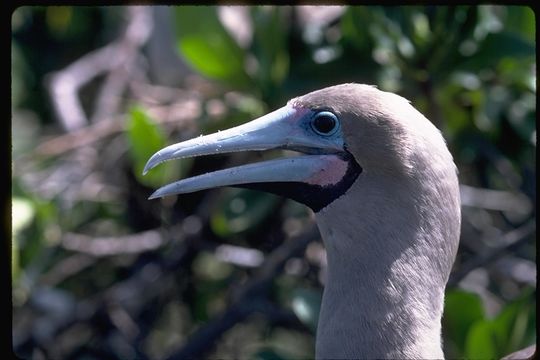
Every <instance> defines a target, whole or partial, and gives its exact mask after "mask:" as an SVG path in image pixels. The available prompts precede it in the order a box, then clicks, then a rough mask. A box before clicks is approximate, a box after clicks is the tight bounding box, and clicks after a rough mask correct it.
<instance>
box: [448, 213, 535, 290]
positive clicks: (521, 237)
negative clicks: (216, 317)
mask: <svg viewBox="0 0 540 360" xmlns="http://www.w3.org/2000/svg"><path fill="white" fill-rule="evenodd" d="M535 231H536V222H535V221H534V220H531V221H529V222H528V223H526V224H525V225H522V226H521V227H519V228H517V229H514V230H512V231H510V232H508V233H506V234H504V235H503V236H502V241H501V242H502V243H503V244H504V245H502V246H499V247H498V248H496V249H493V250H491V251H489V252H486V253H484V254H478V255H476V256H475V257H474V258H472V259H471V260H470V261H468V262H466V263H465V264H463V265H462V266H460V267H459V270H458V271H457V272H455V273H453V274H451V276H450V280H449V281H448V286H450V287H452V286H456V285H457V284H458V283H459V282H460V281H461V280H463V278H464V277H465V276H466V275H467V274H468V273H470V272H471V271H472V270H474V269H476V268H478V267H481V266H485V265H487V264H489V263H491V262H493V261H494V260H496V259H497V258H499V257H500V256H502V255H504V253H506V252H508V251H512V250H513V249H516V248H518V247H520V246H521V245H522V244H523V243H524V242H526V241H527V240H529V236H530V235H532V234H533V233H534V232H535Z"/></svg>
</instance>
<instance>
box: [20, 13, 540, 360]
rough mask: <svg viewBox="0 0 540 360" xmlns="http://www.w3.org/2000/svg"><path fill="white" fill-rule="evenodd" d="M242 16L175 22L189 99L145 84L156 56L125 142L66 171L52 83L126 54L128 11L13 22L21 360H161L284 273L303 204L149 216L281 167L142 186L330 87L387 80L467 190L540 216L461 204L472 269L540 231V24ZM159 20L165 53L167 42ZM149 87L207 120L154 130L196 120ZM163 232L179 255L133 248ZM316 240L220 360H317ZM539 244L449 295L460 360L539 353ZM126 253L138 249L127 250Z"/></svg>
mask: <svg viewBox="0 0 540 360" xmlns="http://www.w3.org/2000/svg"><path fill="white" fill-rule="evenodd" d="M240 9H244V10H241V11H239V13H240V14H241V15H242V16H243V17H241V18H240V19H241V21H242V25H243V26H245V27H246V28H247V34H248V35H249V36H247V38H246V39H247V40H244V41H238V34H237V33H236V32H239V31H240V30H239V29H235V26H232V27H231V26H230V22H227V21H224V17H225V16H226V15H227V13H226V11H225V10H224V9H223V7H207V6H179V7H167V8H162V9H161V11H163V12H164V13H166V14H167V17H166V19H168V20H167V21H169V22H170V25H171V29H170V30H171V31H170V32H171V34H172V35H171V36H172V38H171V44H170V46H171V48H173V49H175V50H176V51H177V54H178V55H179V57H180V58H181V59H182V60H181V61H184V62H185V63H186V64H187V65H188V66H189V67H190V68H191V72H186V73H184V74H183V78H184V80H183V82H181V83H179V84H177V88H178V89H184V90H186V91H189V92H185V93H181V94H183V95H177V94H178V93H176V92H174V90H176V89H168V88H166V87H165V86H162V85H161V84H155V83H154V81H155V79H154V78H153V77H152V76H150V75H147V74H146V73H147V72H150V71H149V70H152V71H159V70H160V69H159V68H160V66H157V67H156V68H155V69H154V68H153V69H148V67H149V66H150V65H149V64H152V62H148V61H146V60H147V58H148V57H150V56H151V54H150V52H151V50H150V48H151V46H147V47H146V48H144V49H143V50H142V51H141V53H140V54H139V56H140V57H141V59H140V61H139V62H137V66H138V68H139V69H138V70H139V72H138V73H137V74H138V75H137V76H134V80H133V84H131V85H132V86H130V87H128V88H129V89H130V90H129V91H128V93H125V94H118V96H119V97H121V98H122V100H123V102H122V115H125V117H124V118H125V124H123V125H124V126H123V129H124V130H123V131H120V132H119V133H111V134H110V135H109V136H106V137H103V138H100V139H98V140H96V141H95V142H91V143H90V145H85V146H82V145H81V146H75V147H71V148H70V149H71V150H69V151H66V152H64V153H61V154H55V155H50V154H49V155H48V154H46V153H42V152H40V150H39V149H43V148H40V147H39V146H37V145H39V144H43V143H46V142H47V140H49V139H51V137H57V138H61V137H62V136H61V135H62V134H61V131H60V130H59V127H58V126H57V125H55V122H54V120H55V119H54V115H53V113H52V111H51V105H50V101H49V94H47V92H46V91H45V90H46V88H45V86H44V85H45V84H46V83H47V82H48V81H49V76H50V74H51V73H53V72H55V71H60V70H62V69H64V68H65V67H66V66H68V65H69V64H70V63H72V62H73V61H76V60H77V59H79V58H80V57H82V56H84V55H86V54H87V53H88V52H90V51H92V50H94V49H96V48H99V47H102V46H104V45H106V44H108V43H110V42H111V41H114V40H115V39H116V37H117V36H118V34H119V33H120V32H121V31H122V29H123V26H124V25H125V23H126V12H125V8H123V7H78V6H62V7H55V6H51V7H20V8H18V9H16V10H15V12H14V13H13V15H12V44H11V61H12V67H11V77H12V113H13V118H12V123H13V160H14V165H13V169H14V170H13V179H12V182H13V194H12V199H13V200H12V204H13V205H12V207H13V214H12V216H13V238H12V246H11V253H12V279H13V280H12V281H13V283H12V285H13V295H12V298H13V307H14V308H13V309H14V315H13V323H14V330H13V337H14V347H15V350H16V352H17V353H18V354H20V355H21V356H23V357H26V358H34V357H36V358H37V357H39V356H42V357H43V356H45V357H50V358H55V357H62V358H64V357H68V358H73V359H78V358H85V359H88V358H91V359H92V358H165V357H166V356H168V355H169V354H171V353H172V352H174V351H177V350H178V346H179V345H181V344H187V343H188V341H189V340H188V339H189V338H190V335H193V334H194V333H196V330H197V329H200V328H201V327H204V325H205V324H206V323H207V322H210V323H211V322H212V321H213V319H215V318H216V317H218V316H219V314H220V313H221V312H222V311H224V310H225V309H227V307H228V305H229V304H231V302H232V299H234V298H235V296H236V295H235V294H236V293H237V291H238V288H239V287H242V286H243V285H245V284H246V279H248V278H250V277H251V276H253V274H254V273H256V270H254V269H252V267H253V266H255V265H253V264H255V263H256V260H257V259H258V257H257V256H259V257H260V256H264V257H265V258H268V257H269V256H271V255H272V254H273V251H274V250H275V249H278V248H279V247H280V246H281V245H283V244H286V243H287V241H284V239H288V238H290V237H291V236H294V235H296V234H299V233H301V232H302V230H303V229H305V228H307V227H308V226H309V224H311V222H312V220H311V219H310V214H309V212H308V211H307V210H306V209H305V208H304V207H303V206H301V205H299V204H296V203H294V202H292V201H289V200H283V199H281V198H278V197H275V196H272V195H268V194H264V193H259V192H254V191H249V190H240V189H223V190H221V191H218V190H213V191H210V192H202V193H196V194H190V195H186V196H182V197H179V198H178V199H163V200H160V201H147V200H146V199H147V197H148V196H149V194H150V193H151V192H152V190H153V189H154V188H156V187H158V186H160V185H163V184H165V183H168V182H170V181H174V180H176V179H178V178H180V177H183V176H190V175H194V174H199V173H202V172H206V171H210V170H214V169H216V168H217V167H222V166H225V165H224V164H225V163H227V164H229V163H233V164H234V163H244V162H246V160H249V159H251V160H259V159H260V158H261V157H262V156H273V155H272V154H270V155H261V154H257V153H255V154H248V155H245V154H244V155H242V154H235V155H233V156H210V157H208V158H204V159H199V158H197V159H195V160H192V159H186V160H182V161H181V162H168V163H167V164H166V165H162V166H160V167H158V168H156V169H154V170H152V172H150V173H149V174H148V175H146V176H144V177H143V176H142V175H141V172H142V168H143V166H144V163H145V162H146V160H147V159H148V158H149V156H150V155H151V154H152V153H154V152H155V151H156V150H158V149H159V148H161V147H163V146H165V145H167V144H170V143H173V142H175V141H174V139H175V138H182V139H184V138H189V137H191V136H195V135H197V134H199V133H203V132H204V133H209V132H214V131H216V130H218V129H224V128H228V127H231V126H235V125H238V124H240V123H243V122H245V121H247V120H249V119H252V118H254V117H257V116H260V115H261V114H263V113H264V112H266V111H269V110H272V109H274V108H276V107H278V106H281V105H283V103H284V102H285V101H287V100H288V99H290V98H292V97H294V96H298V95H300V94H304V93H306V92H309V91H311V90H315V89H318V88H322V87H324V86H327V85H332V84H336V83H341V82H361V83H370V84H377V85H378V86H379V88H381V89H382V90H386V91H393V92H397V93H399V94H400V95H402V96H404V97H406V98H408V99H409V100H411V102H412V103H413V104H414V105H415V107H417V108H418V109H419V110H420V111H421V112H423V113H424V114H425V115H426V116H427V117H428V118H429V119H430V120H431V121H433V122H434V123H435V124H436V125H437V126H438V127H439V128H440V129H441V130H442V131H443V133H444V136H445V138H446V139H447V141H448V144H449V147H450V149H451V151H452V153H453V155H454V159H455V161H456V164H457V165H458V168H459V170H460V181H461V182H462V183H463V184H467V185H471V186H475V187H480V188H489V189H494V190H501V191H507V192H510V193H520V194H524V196H525V198H526V199H527V200H528V201H529V202H530V204H532V206H530V207H531V208H532V210H530V211H525V212H523V213H521V214H519V213H512V212H508V211H502V210H501V211H499V210H494V209H484V208H481V207H464V209H463V218H464V221H463V223H464V224H463V231H462V238H461V247H460V250H459V253H458V258H457V261H456V265H455V271H456V272H458V271H460V269H462V266H463V264H465V263H467V261H470V260H474V259H475V258H478V257H481V256H482V255H483V254H485V253H487V252H489V251H491V250H492V249H493V248H496V247H497V246H500V245H501V242H500V236H501V235H504V234H506V233H508V232H510V231H512V230H514V229H516V228H519V227H520V226H521V225H523V224H525V223H526V222H527V221H529V220H531V219H532V220H535V219H536V208H535V206H536V166H535V160H536V72H535V71H536V70H535V69H536V53H535V51H536V44H535V41H536V38H535V26H536V23H535V16H534V12H533V11H532V9H530V8H528V7H524V6H492V5H482V6H449V7H443V6H403V7H392V6H347V7H329V8H318V9H317V7H301V8H300V7H290V6H283V7H277V6H254V7H248V8H240ZM321 9H322V10H321ZM229 10H230V9H229ZM154 15H155V13H154ZM229 15H230V13H229ZM155 19H157V18H156V17H155ZM160 19H161V20H156V22H155V23H154V26H155V28H156V30H155V32H156V34H157V35H156V37H158V36H163V34H164V32H158V30H159V29H160V25H163V24H162V23H161V22H162V21H163V18H160ZM236 21H237V24H238V21H239V20H238V19H236ZM227 24H229V25H227ZM238 27H240V26H238ZM164 38H165V37H164ZM150 41H153V40H150ZM161 46H162V45H161ZM162 51H165V49H163V50H162ZM160 61H163V60H160ZM163 67H164V66H163ZM178 71H179V72H180V71H181V69H180V68H179V69H178ZM182 71H183V70H182ZM141 73H142V74H145V75H143V76H141V75H140V74H141ZM205 79H206V80H205ZM103 82H104V80H103V78H101V77H98V78H96V79H95V80H92V81H91V82H89V83H88V85H86V86H85V87H83V89H82V90H81V92H80V98H81V102H82V104H83V107H84V109H85V111H87V112H88V113H91V112H92V109H93V108H94V107H95V101H94V100H95V97H96V95H97V94H98V93H99V91H100V87H99V85H100V84H101V83H103ZM141 82H142V83H145V84H148V85H152V86H153V85H156V88H155V89H158V90H163V92H164V93H165V92H166V90H167V91H171V93H173V94H175V95H174V96H171V97H172V98H174V97H182V96H183V97H185V98H189V99H192V98H194V99H196V102H197V105H198V108H200V110H201V111H200V113H196V112H195V115H193V117H194V119H195V121H194V122H193V123H190V124H191V125H185V124H183V125H180V124H178V125H175V124H174V123H171V122H168V123H166V124H158V121H157V120H158V119H159V117H158V115H156V114H158V112H157V110H156V107H158V106H156V105H159V106H165V107H167V106H168V107H169V108H168V110H167V111H165V112H161V113H159V114H162V115H163V114H165V115H163V116H168V115H169V114H175V113H177V112H181V113H182V115H185V114H184V113H188V110H187V108H186V107H183V108H181V109H179V108H178V107H174V105H175V103H174V100H170V99H169V97H167V96H163V97H162V98H160V97H158V96H157V95H156V97H155V98H151V96H150V95H147V97H145V96H141V95H140V92H139V93H137V92H136V91H134V90H133V89H134V88H135V85H137V84H139V85H140V83H141ZM160 85H161V86H162V87H161V88H160V87H159V86H160ZM148 89H154V88H151V86H149V87H148ZM147 92H150V90H148V91H147ZM193 94H195V95H193ZM148 98H151V99H150V100H149V99H148ZM163 99H165V100H163ZM176 100H178V99H176ZM134 104H135V105H134ZM110 121H113V120H110ZM89 132H90V131H89ZM70 139H71V138H70ZM177 226H179V227H177ZM155 229H161V230H160V231H159V234H160V235H159V236H161V237H160V239H165V240H163V242H162V243H161V244H160V245H159V246H156V247H151V248H148V249H147V248H144V249H146V250H144V251H136V250H133V248H131V247H129V246H128V245H129V244H131V246H132V247H134V246H135V245H133V244H136V243H137V242H136V240H135V239H134V238H130V237H129V236H130V235H133V234H140V233H141V232H144V231H150V230H155ZM73 234H84V235H86V236H88V237H89V240H88V241H86V242H85V244H86V245H85V246H88V247H91V246H95V248H96V249H98V245H99V244H106V245H103V246H102V247H100V248H99V249H98V250H99V251H101V252H96V253H92V252H90V251H89V250H85V249H86V248H85V247H84V246H82V245H80V244H79V243H77V242H74V240H73ZM111 239H117V240H119V241H117V242H115V241H112V240H111ZM152 239H154V238H152ZM124 240H125V244H128V245H122V244H123V243H122V241H124ZM314 240H316V241H314V242H313V243H311V244H310V245H309V246H308V248H307V250H306V251H305V254H301V255H295V256H294V257H292V258H291V259H288V261H286V263H285V266H284V270H283V272H280V273H279V274H278V275H277V277H276V279H275V281H273V282H272V284H271V286H270V287H269V290H267V288H264V287H263V290H260V291H261V292H262V293H263V294H264V296H265V297H266V298H267V300H268V302H269V303H271V304H274V305H275V307H276V308H277V309H279V311H278V310H276V309H274V308H270V310H268V309H267V310H266V312H262V313H260V312H259V313H257V312H256V313H257V314H258V315H257V316H255V315H254V316H250V317H248V318H247V319H245V320H244V321H242V322H241V323H238V324H236V326H234V327H231V328H230V329H229V330H227V331H226V332H225V334H224V336H222V337H220V338H218V340H219V341H218V342H217V347H216V349H215V350H214V353H212V354H210V355H209V356H212V357H216V358H255V359H288V358H309V357H312V356H313V346H314V334H315V330H316V324H317V316H318V312H319V308H320V297H321V280H320V279H321V277H323V276H322V275H321V272H322V271H324V270H322V269H321V263H320V262H318V260H316V259H318V255H317V254H319V252H320V250H321V249H322V247H321V244H320V242H319V241H317V239H314ZM526 240H527V241H526V242H524V243H523V244H522V245H521V246H520V247H518V248H512V249H507V251H505V252H504V253H501V254H500V258H501V259H500V260H501V261H499V260H497V261H492V262H489V263H485V264H482V266H480V267H479V268H478V269H475V270H473V271H471V274H469V275H470V276H467V277H466V278H465V279H463V281H461V282H460V283H458V284H453V285H452V286H451V287H450V288H449V289H447V296H446V307H445V316H444V319H443V325H444V326H443V330H444V331H443V336H444V344H445V352H446V354H447V356H448V357H451V358H495V357H501V356H503V355H505V354H507V353H509V352H511V351H514V350H517V349H518V348H520V347H523V346H525V345H528V344H530V343H533V342H534V341H535V338H536V330H535V326H536V318H535V316H536V312H535V304H536V303H535V296H536V290H535V288H536V275H535V274H534V276H532V280H531V276H530V272H531V271H532V272H535V262H536V255H535V254H536V251H535V246H536V245H535V233H533V234H532V235H528V237H527V239H526ZM149 243H151V241H150V242H149ZM74 244H79V245H77V246H79V247H76V246H75V245H74ZM222 245H232V246H236V247H237V248H236V249H237V252H238V254H244V255H243V256H244V258H242V257H240V256H238V258H237V259H234V258H231V257H227V256H225V255H223V254H224V253H223V252H220V251H219V250H220V249H221V250H223V248H221V247H220V246H222ZM121 246H125V247H126V249H129V250H126V251H124V252H122V251H118V252H114V251H115V250H114V249H117V248H119V247H121ZM243 247H246V248H247V247H249V248H250V249H251V250H253V251H255V253H252V252H247V249H244V248H243ZM240 248H242V249H243V250H238V249H240ZM92 249H94V248H92ZM96 251H97V250H96ZM96 254H98V255H96ZM99 254H101V255H99ZM253 254H258V255H253ZM246 259H247V260H249V261H251V263H250V264H251V265H246V264H247V263H246V262H245V261H247V260H246ZM502 260H505V261H506V263H505V262H503V261H502ZM242 261H244V262H243V263H242ZM504 264H510V265H504ZM512 264H513V265H512ZM531 264H532V265H531ZM531 268H532V270H531ZM523 269H525V270H523ZM523 274H524V275H523ZM475 279H476V280H475ZM478 279H487V280H483V281H481V280H478ZM256 299H258V297H255V296H254V297H253V300H254V301H255V300H256ZM50 344H54V345H55V346H54V349H52V348H51V347H50ZM207 355H208V354H207Z"/></svg>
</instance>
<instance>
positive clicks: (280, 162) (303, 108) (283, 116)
mask: <svg viewBox="0 0 540 360" xmlns="http://www.w3.org/2000/svg"><path fill="white" fill-rule="evenodd" d="M419 115H420V113H418V112H417V111H416V110H415V109H414V108H413V107H412V106H410V105H409V103H408V102H407V101H406V100H405V99H403V98H402V97H399V96H397V95H394V94H392V93H388V92H383V91H380V90H378V89H377V88H375V87H373V86H369V85H361V84H342V85H337V86H332V87H327V88H324V89H321V90H318V91H314V92H311V93H309V94H306V95H304V96H300V97H297V98H294V99H292V100H290V101H289V102H288V103H287V104H286V105H285V106H284V107H282V108H280V109H278V110H275V111H273V112H271V113H269V114H267V115H264V116H262V117H260V118H258V119H255V120H253V121H251V122H248V123H246V124H243V125H240V126H237V127H234V128H231V129H228V130H224V131H219V132H217V133H214V134H210V135H206V136H200V137H197V138H194V139H191V140H187V141H184V142H180V143H177V144H174V145H171V146H168V147H166V148H164V149H162V150H160V151H158V152H157V153H155V154H154V155H153V156H152V157H151V158H150V159H149V160H148V163H147V164H146V166H145V169H144V173H146V172H147V171H149V170H150V169H152V168H153V167H155V166H157V165H158V164H160V163H162V162H165V161H169V160H173V159H180V158H186V157H193V156H202V155H211V154H222V153H230V152H238V151H250V150H251V151H253V150H258V151H261V150H270V149H287V150H293V151H297V152H300V153H302V155H301V156H294V157H287V158H281V159H275V160H269V161H263V162H259V163H254V164H249V165H244V166H238V167H233V168H229V169H224V170H219V171H215V172H211V173H207V174H203V175H199V176H195V177H191V178H187V179H183V180H180V181H177V182H174V183H172V184H169V185H166V186H164V187H162V188H160V189H158V190H157V191H155V192H154V193H153V194H152V195H151V196H150V198H158V197H163V196H167V195H175V194H181V193H189V192H194V191H199V190H204V189H208V188H214V187H221V186H236V187H244V188H251V189H259V190H263V191H267V192H271V193H275V194H278V195H283V196H286V197H289V198H292V199H294V200H296V201H298V202H301V203H303V204H306V205H307V206H309V207H311V208H312V209H313V210H314V211H315V212H318V211H319V210H321V209H322V208H324V207H326V206H327V205H328V204H330V203H332V202H333V201H334V200H335V199H337V198H339V197H340V196H341V195H343V194H344V193H345V192H346V191H347V190H348V189H349V188H350V187H351V186H352V185H353V184H354V183H355V181H356V180H357V178H358V177H359V176H361V174H362V173H367V174H372V175H377V174H379V175H385V174H386V175H388V176H392V177H393V178H400V177H403V176H405V177H406V176H411V174H413V175H414V171H412V170H414V165H415V164H414V162H415V159H414V156H415V153H417V151H416V152H415V151H414V149H412V147H415V146H417V145H418V144H419V143H418V141H414V140H412V137H413V136H418V133H420V136H423V137H424V138H425V140H426V141H423V142H421V143H420V145H422V146H424V147H425V148H426V150H427V149H428V148H429V142H430V138H433V134H434V133H436V134H435V142H437V141H438V142H439V143H440V139H438V138H436V137H437V135H438V136H439V137H440V134H438V131H437V130H436V129H435V127H434V126H433V125H432V124H431V123H429V121H427V120H425V118H424V119H423V121H419V120H418V119H417V117H418V116H419ZM420 116H421V115H420ZM423 128H426V129H427V130H428V131H423V130H425V129H423ZM419 129H420V131H419ZM437 146H439V147H440V144H437ZM416 160H417V159H416Z"/></svg>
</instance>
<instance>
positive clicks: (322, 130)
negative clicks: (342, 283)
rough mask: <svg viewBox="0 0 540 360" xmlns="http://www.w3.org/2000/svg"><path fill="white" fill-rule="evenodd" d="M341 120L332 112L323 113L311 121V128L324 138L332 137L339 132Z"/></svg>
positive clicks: (316, 115) (319, 113)
mask: <svg viewBox="0 0 540 360" xmlns="http://www.w3.org/2000/svg"><path fill="white" fill-rule="evenodd" d="M339 127H340V124H339V119H338V118H337V116H336V115H334V114H333V113H331V112H330V111H321V112H318V113H317V114H315V115H314V116H313V118H312V119H311V128H312V129H313V131H315V132H316V133H317V134H319V135H322V136H332V135H334V134H335V133H336V132H337V131H338V130H339Z"/></svg>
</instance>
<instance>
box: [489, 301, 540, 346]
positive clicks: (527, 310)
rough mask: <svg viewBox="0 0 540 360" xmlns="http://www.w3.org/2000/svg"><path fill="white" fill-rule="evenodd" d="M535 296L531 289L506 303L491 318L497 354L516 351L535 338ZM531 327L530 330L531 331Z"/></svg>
mask: <svg viewBox="0 0 540 360" xmlns="http://www.w3.org/2000/svg"><path fill="white" fill-rule="evenodd" d="M534 299H535V296H534V295H532V294H531V291H526V292H525V294H524V295H523V296H522V297H521V298H519V299H518V300H516V301H514V302H512V303H510V304H508V305H506V306H505V307H504V308H503V310H502V311H501V312H500V313H499V315H497V317H496V318H495V319H493V321H492V323H493V333H494V335H495V338H496V340H497V344H498V350H499V352H498V355H499V356H504V355H506V354H509V353H512V352H514V351H517V350H519V349H521V348H524V347H526V346H528V345H530V344H531V343H532V342H533V341H534V338H535V335H536V334H535V331H534V329H535V328H536V326H535V325H536V324H535V322H536V316H535V304H534ZM531 329H532V331H531Z"/></svg>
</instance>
